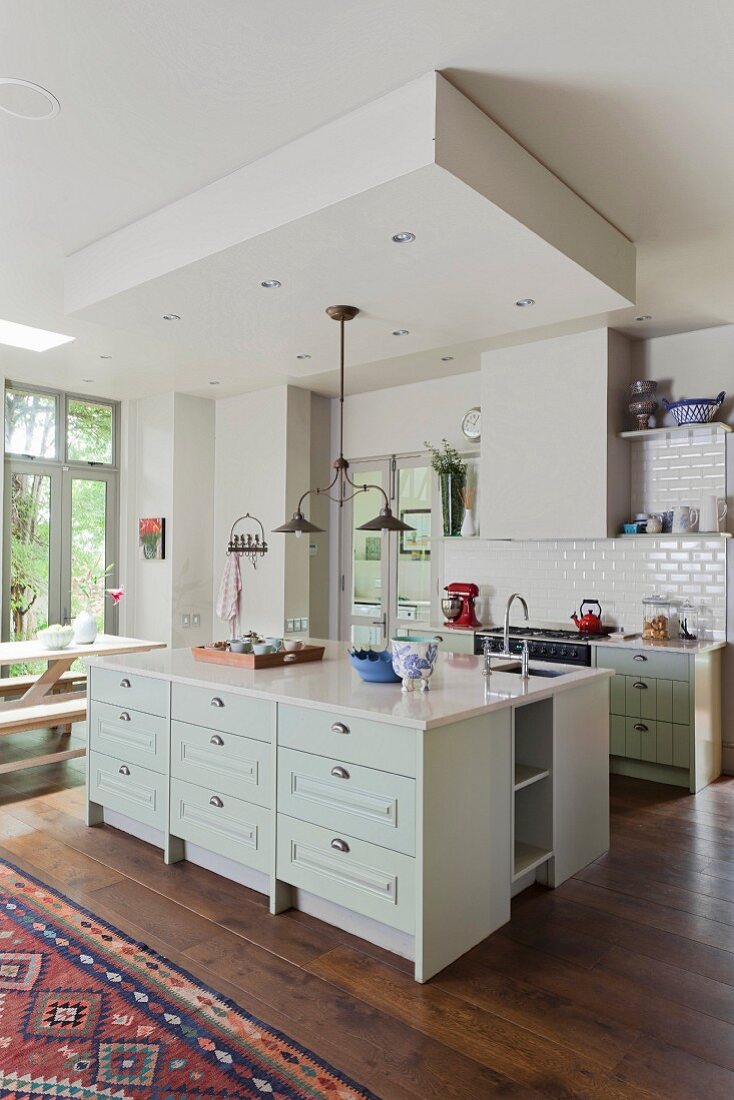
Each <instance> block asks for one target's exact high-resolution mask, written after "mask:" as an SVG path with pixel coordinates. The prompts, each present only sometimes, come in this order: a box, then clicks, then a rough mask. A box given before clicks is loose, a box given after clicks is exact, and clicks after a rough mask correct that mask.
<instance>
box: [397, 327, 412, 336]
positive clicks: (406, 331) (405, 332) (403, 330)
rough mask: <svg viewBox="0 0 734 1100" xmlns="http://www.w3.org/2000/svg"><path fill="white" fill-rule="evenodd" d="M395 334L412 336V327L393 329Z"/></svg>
mask: <svg viewBox="0 0 734 1100" xmlns="http://www.w3.org/2000/svg"><path fill="white" fill-rule="evenodd" d="M393 336H410V329H407V328H396V329H393Z"/></svg>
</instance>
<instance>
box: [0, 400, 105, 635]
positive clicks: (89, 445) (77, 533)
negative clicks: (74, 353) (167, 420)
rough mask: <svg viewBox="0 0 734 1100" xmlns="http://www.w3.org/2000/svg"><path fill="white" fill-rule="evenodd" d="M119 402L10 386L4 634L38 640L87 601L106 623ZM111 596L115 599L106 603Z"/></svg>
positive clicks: (101, 622) (102, 624)
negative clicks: (45, 630)
mask: <svg viewBox="0 0 734 1100" xmlns="http://www.w3.org/2000/svg"><path fill="white" fill-rule="evenodd" d="M115 446H116V441H115V406H114V404H113V403H111V402H104V401H101V400H99V399H89V398H84V397H77V396H72V395H68V394H64V393H49V392H45V391H41V390H39V391H34V390H32V389H31V388H24V387H23V386H19V385H8V387H7V388H6V391H5V451H6V460H5V461H6V482H5V484H6V495H5V519H6V523H7V522H8V521H9V526H10V540H9V547H8V546H7V545H6V553H5V561H4V570H3V575H4V578H5V579H4V585H5V591H6V599H8V597H9V599H8V602H7V604H6V607H7V608H8V609H9V615H8V614H7V613H6V621H5V623H4V624H3V636H4V637H8V638H10V639H13V640H21V639H30V638H35V637H36V635H37V633H38V631H39V630H41V629H43V628H44V627H46V626H48V625H49V624H50V623H54V622H61V621H64V620H67V621H68V620H70V619H73V618H74V617H75V616H76V615H77V614H79V612H80V611H82V610H85V609H89V610H90V611H91V613H92V614H93V615H94V617H95V619H96V620H97V625H98V627H99V629H100V630H103V629H107V628H108V623H106V621H105V614H106V611H109V608H106V602H105V587H106V586H107V585H110V584H112V583H113V581H114V577H113V573H114V568H115V567H114V564H113V562H114V560H115V559H116V557H117V554H116V548H115V546H114V541H115V540H114V539H113V537H112V536H113V535H114V534H115V532H116V523H117V517H116V502H117V471H116V469H115V465H116V462H115ZM107 603H109V601H107Z"/></svg>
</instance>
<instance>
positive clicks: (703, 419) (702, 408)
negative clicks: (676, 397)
mask: <svg viewBox="0 0 734 1100" xmlns="http://www.w3.org/2000/svg"><path fill="white" fill-rule="evenodd" d="M725 397H726V390H722V391H721V393H720V394H719V395H718V397H687V398H685V399H684V400H683V401H666V399H665V398H663V408H665V409H666V410H667V411H668V412H670V413H672V414H673V416H674V417H675V420H676V423H677V424H678V425H680V426H682V425H683V424H708V423H709V422H710V421H711V420H713V419H714V417H715V416H716V414H717V412H718V411H719V409H720V408H721V406H722V404H723V401H724V398H725Z"/></svg>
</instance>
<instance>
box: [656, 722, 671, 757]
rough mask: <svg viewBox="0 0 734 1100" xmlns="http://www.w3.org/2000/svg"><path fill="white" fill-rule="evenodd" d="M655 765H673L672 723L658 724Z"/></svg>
mask: <svg viewBox="0 0 734 1100" xmlns="http://www.w3.org/2000/svg"><path fill="white" fill-rule="evenodd" d="M657 763H658V764H668V765H672V763H673V724H672V722H658V736H657Z"/></svg>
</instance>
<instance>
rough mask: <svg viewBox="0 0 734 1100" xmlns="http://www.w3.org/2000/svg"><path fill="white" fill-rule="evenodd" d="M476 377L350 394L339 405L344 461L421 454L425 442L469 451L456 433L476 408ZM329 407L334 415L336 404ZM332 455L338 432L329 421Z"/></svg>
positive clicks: (416, 383)
mask: <svg viewBox="0 0 734 1100" xmlns="http://www.w3.org/2000/svg"><path fill="white" fill-rule="evenodd" d="M480 384H481V375H480V373H479V371H474V372H472V373H471V374H457V375H455V376H453V377H451V378H434V379H432V380H431V381H428V382H413V383H411V384H410V385H407V386H394V387H392V388H391V389H388V390H374V391H373V392H372V393H359V394H354V396H352V397H347V398H346V400H345V402H344V440H345V442H344V451H345V453H346V455H347V457H348V458H350V459H353V460H356V459H358V458H372V457H374V456H376V455H391V454H406V453H411V452H413V451H425V449H426V445H425V440H427V439H428V440H430V442H431V443H434V444H440V442H441V440H442V439H443V438H444V436H445V437H446V438H447V439H448V441H449V443H452V444H453V445H454V446H455V447H459V448H464V447H467V446H469V444H468V443H467V440H466V439H465V438H464V436H463V435H462V433H461V420H462V417H463V415H464V413H465V412H466V411H467V410H468V409H471V408H472V407H473V406H474V405H479V403H480V400H479V393H480ZM334 405H335V406H336V409H337V410H338V402H337V401H335V402H334ZM332 435H333V438H334V449H335V451H336V449H337V448H338V432H335V430H334V425H333V421H332Z"/></svg>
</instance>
